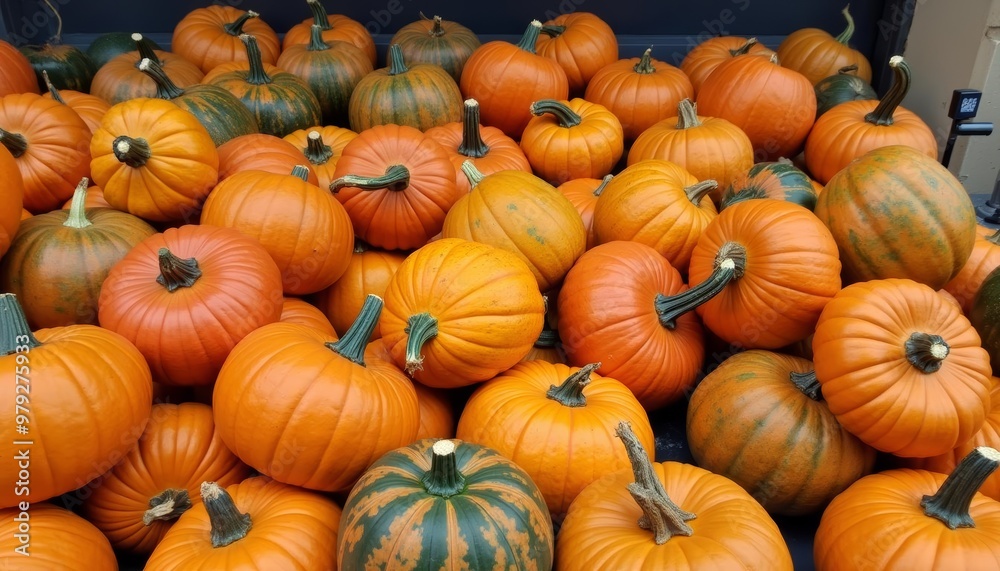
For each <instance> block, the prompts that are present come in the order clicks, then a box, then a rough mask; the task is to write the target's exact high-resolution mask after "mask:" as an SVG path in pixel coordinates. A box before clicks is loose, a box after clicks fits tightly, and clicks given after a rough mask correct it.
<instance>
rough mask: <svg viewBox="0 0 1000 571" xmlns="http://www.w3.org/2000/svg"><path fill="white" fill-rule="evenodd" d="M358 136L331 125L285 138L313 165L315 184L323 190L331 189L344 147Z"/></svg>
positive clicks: (309, 129)
mask: <svg viewBox="0 0 1000 571" xmlns="http://www.w3.org/2000/svg"><path fill="white" fill-rule="evenodd" d="M357 136H358V134H357V133H355V132H354V131H352V130H350V129H348V128H346V127H335V126H333V125H330V126H326V127H310V128H308V129H299V130H298V131H293V132H291V133H289V134H287V135H285V136H284V137H283V138H284V139H285V140H286V141H288V142H289V143H291V144H293V145H295V147H296V148H297V149H299V151H301V152H302V155H303V156H305V158H306V159H307V160H308V161H309V164H310V165H312V170H313V171H315V173H316V182H314V183H313V184H315V185H316V186H318V187H320V188H322V189H329V188H330V183H331V182H333V179H334V176H333V172H334V171H335V170H336V169H337V161H339V160H340V155H341V154H342V153H343V152H344V147H346V146H347V143H350V142H351V141H352V140H353V139H354V137H357Z"/></svg>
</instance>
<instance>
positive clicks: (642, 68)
mask: <svg viewBox="0 0 1000 571" xmlns="http://www.w3.org/2000/svg"><path fill="white" fill-rule="evenodd" d="M652 54H653V48H652V47H648V48H646V51H644V52H642V56H641V57H640V58H639V62H638V63H636V64H635V65H634V66H632V71H634V72H636V73H641V74H643V75H648V74H650V73H655V72H656V68H655V67H653V56H652Z"/></svg>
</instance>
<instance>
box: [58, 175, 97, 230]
mask: <svg viewBox="0 0 1000 571" xmlns="http://www.w3.org/2000/svg"><path fill="white" fill-rule="evenodd" d="M88 184H90V180H89V179H88V178H87V177H83V178H82V179H80V184H78V185H76V190H74V191H73V202H71V203H70V205H69V214H67V215H66V221H65V222H63V226H65V227H67V228H76V229H80V228H86V227H87V226H93V222H91V221H90V220H87V185H88Z"/></svg>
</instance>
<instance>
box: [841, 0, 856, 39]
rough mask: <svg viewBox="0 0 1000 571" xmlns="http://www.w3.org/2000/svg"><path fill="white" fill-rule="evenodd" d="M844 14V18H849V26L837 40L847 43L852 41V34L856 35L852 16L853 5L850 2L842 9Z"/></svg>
mask: <svg viewBox="0 0 1000 571" xmlns="http://www.w3.org/2000/svg"><path fill="white" fill-rule="evenodd" d="M840 13H841V14H843V15H844V19H845V20H847V27H846V28H845V29H844V31H843V32H840V35H839V36H837V41H838V42H840V43H842V44H844V45H845V46H846V45H847V42H849V41H851V36H853V35H854V18H853V17H852V16H851V5H850V4H848V5H847V6H844V9H843V10H841V11H840Z"/></svg>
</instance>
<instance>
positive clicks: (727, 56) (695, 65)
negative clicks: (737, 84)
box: [681, 36, 774, 95]
mask: <svg viewBox="0 0 1000 571" xmlns="http://www.w3.org/2000/svg"><path fill="white" fill-rule="evenodd" d="M746 54H754V55H761V56H764V57H771V56H772V55H773V54H774V50H772V49H770V48H768V47H767V46H765V45H764V44H762V43H760V42H758V41H757V38H749V39H747V38H741V37H738V36H718V37H715V38H708V39H707V40H705V41H703V42H701V43H700V44H698V45H697V46H695V47H693V48H691V51H689V52H688V53H687V55H685V56H684V60H683V61H681V71H683V72H684V73H685V74H687V76H688V77H689V78H690V80H691V85H692V86H693V87H694V95H697V94H698V90H700V89H701V85H702V84H703V83H705V80H706V79H708V76H710V75H712V72H713V71H715V68H717V67H719V65H721V64H723V63H725V62H727V61H729V60H731V59H733V58H735V57H739V56H741V55H746Z"/></svg>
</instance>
